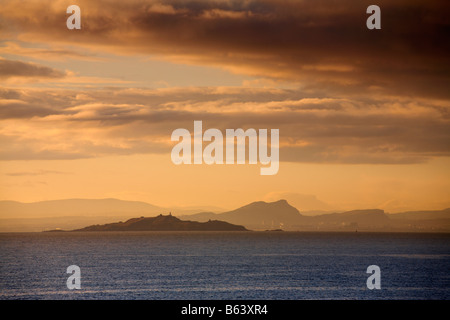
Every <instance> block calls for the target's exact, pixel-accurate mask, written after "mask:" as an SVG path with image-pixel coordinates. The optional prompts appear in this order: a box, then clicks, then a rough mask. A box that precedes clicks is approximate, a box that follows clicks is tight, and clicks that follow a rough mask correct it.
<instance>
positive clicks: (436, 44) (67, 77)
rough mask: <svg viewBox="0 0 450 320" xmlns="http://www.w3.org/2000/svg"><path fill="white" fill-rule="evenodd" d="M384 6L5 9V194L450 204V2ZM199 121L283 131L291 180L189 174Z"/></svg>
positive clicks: (304, 205)
mask: <svg viewBox="0 0 450 320" xmlns="http://www.w3.org/2000/svg"><path fill="white" fill-rule="evenodd" d="M72 4H76V5H78V6H79V7H80V9H81V29H80V30H69V29H67V27H66V20H67V18H68V17H69V16H70V14H67V13H66V9H67V7H68V6H70V5H72ZM371 4H373V3H372V1H351V0H342V1H331V0H314V1H312V0H310V1H308V0H303V1H288V0H285V1H284V0H283V1H277V0H265V1H252V0H247V1H233V0H224V1H198V0H197V1H188V0H180V1H176V0H172V1H144V0H132V1H119V0H109V1H106V0H100V1H83V0H52V1H48V0H42V1H32V0H24V1H20V2H18V1H14V0H0V7H1V8H2V9H1V10H0V145H1V148H0V200H15V201H22V202H34V201H43V200H53V199H66V198H90V199H96V198H118V199H123V200H139V201H145V202H148V203H151V204H155V205H159V206H166V207H168V206H192V205H205V206H206V205H210V206H218V207H222V208H225V209H234V208H237V207H239V206H242V205H245V204H247V203H249V202H252V201H259V200H264V201H274V200H278V199H281V198H284V199H287V200H288V201H290V202H291V203H293V204H295V206H296V207H297V208H298V209H299V210H300V211H302V210H337V209H339V210H347V209H362V208H381V209H384V210H386V211H388V212H399V211H405V210H420V209H444V208H447V207H450V90H449V83H450V82H449V80H450V54H449V53H450V48H449V47H450V39H449V38H450V32H449V29H450V22H449V20H448V17H447V13H448V12H449V9H450V3H449V2H448V1H411V0H409V1H406V0H398V1H385V0H380V1H376V4H377V5H378V6H379V7H380V9H381V29H380V30H369V29H368V28H367V27H366V20H367V18H368V17H369V15H368V14H367V13H366V9H367V7H368V6H369V5H371ZM195 120H201V121H202V122H203V129H204V130H206V129H208V128H217V129H219V130H221V131H222V132H225V130H226V129H237V128H243V129H245V130H246V129H248V128H255V129H268V130H270V129H279V132H280V138H279V139H280V151H279V152H280V164H279V171H278V173H277V174H276V175H272V176H262V175H260V167H261V165H260V164H256V165H254V164H244V165H238V164H235V165H220V164H212V165H206V164H202V165H186V164H182V165H175V164H174V163H172V161H171V150H172V148H173V147H174V145H175V144H176V142H173V141H171V134H172V132H173V131H174V130H175V129H178V128H186V129H188V130H189V131H191V132H192V131H193V122H194V121H195ZM204 146H205V144H204Z"/></svg>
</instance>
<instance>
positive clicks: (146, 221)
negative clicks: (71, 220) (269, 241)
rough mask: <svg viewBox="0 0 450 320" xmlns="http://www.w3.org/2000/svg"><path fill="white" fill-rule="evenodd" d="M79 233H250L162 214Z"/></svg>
mask: <svg viewBox="0 0 450 320" xmlns="http://www.w3.org/2000/svg"><path fill="white" fill-rule="evenodd" d="M56 231H58V232H61V231H63V230H60V229H58V230H49V231H46V232H56ZM70 231H71V232H78V231H249V230H248V229H246V228H245V227H244V226H240V225H235V224H231V223H228V222H225V221H219V220H209V221H207V222H198V221H185V220H180V219H178V218H177V217H174V216H172V215H171V214H169V215H162V214H160V215H159V216H157V217H147V218H145V217H140V218H132V219H129V220H127V221H125V222H122V221H120V222H114V223H108V224H102V225H99V224H96V225H92V226H88V227H84V228H81V229H75V230H70Z"/></svg>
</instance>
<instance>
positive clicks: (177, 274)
mask: <svg viewBox="0 0 450 320" xmlns="http://www.w3.org/2000/svg"><path fill="white" fill-rule="evenodd" d="M69 265H77V266H79V267H80V269H81V290H69V289H68V288H67V286H66V281H67V278H68V277H69V276H70V275H69V274H67V273H66V269H67V267H68V266H69ZM369 265H378V266H379V267H380V269H381V290H369V289H367V287H366V280H367V277H369V276H370V275H369V274H367V273H366V269H367V267H368V266H369ZM0 299H152V300H154V299H175V300H178V299H208V300H209V299H233V300H237V299H265V300H267V299H269V300H272V299H283V300H285V299H439V300H442V299H446V300H448V299H450V235H448V234H404V233H403V234H400V233H399V234H380V233H373V234H370V233H301V232H194V233H192V232H99V233H20V234H19V233H14V234H13V233H10V234H6V233H4V234H0Z"/></svg>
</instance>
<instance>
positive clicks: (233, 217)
mask: <svg viewBox="0 0 450 320" xmlns="http://www.w3.org/2000/svg"><path fill="white" fill-rule="evenodd" d="M181 218H189V219H191V220H197V221H206V220H209V219H219V220H222V221H227V222H230V223H234V224H239V225H244V226H246V227H248V228H251V229H273V228H282V227H283V226H284V225H297V224H299V223H300V222H301V221H302V219H304V218H305V217H303V216H302V215H301V214H300V212H299V211H298V210H297V209H296V208H294V207H293V206H291V205H290V204H289V203H287V201H286V200H279V201H275V202H264V201H257V202H253V203H250V204H248V205H246V206H243V207H240V208H238V209H235V210H232V211H227V212H223V213H219V214H215V213H213V212H202V213H198V214H194V215H189V216H182V217H181Z"/></svg>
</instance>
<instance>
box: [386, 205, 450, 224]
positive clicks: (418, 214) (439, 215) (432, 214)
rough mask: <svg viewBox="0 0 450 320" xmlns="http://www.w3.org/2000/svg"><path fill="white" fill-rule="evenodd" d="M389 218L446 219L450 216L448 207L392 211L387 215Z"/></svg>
mask: <svg viewBox="0 0 450 320" xmlns="http://www.w3.org/2000/svg"><path fill="white" fill-rule="evenodd" d="M389 217H390V218H391V219H396V220H399V219H403V220H415V221H418V220H434V219H448V218H450V208H447V209H444V210H422V211H407V212H400V213H392V214H390V215H389Z"/></svg>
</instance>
